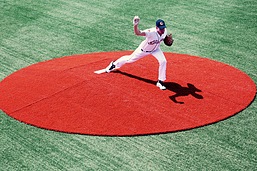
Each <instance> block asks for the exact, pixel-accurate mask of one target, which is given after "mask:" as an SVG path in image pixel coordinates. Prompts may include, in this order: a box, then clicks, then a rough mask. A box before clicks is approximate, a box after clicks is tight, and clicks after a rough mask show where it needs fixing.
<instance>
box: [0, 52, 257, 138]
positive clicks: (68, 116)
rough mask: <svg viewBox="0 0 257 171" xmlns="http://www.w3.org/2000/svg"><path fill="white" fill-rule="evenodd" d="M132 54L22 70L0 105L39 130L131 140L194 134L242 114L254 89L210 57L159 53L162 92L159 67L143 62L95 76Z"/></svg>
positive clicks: (6, 84) (5, 87)
mask: <svg viewBox="0 0 257 171" xmlns="http://www.w3.org/2000/svg"><path fill="white" fill-rule="evenodd" d="M130 53H131V51H122V52H102V53H91V54H84V55H74V56H67V57H62V58H58V59H53V60H49V61H45V62H40V63H37V64H34V65H31V66H29V67H26V68H24V69H21V70H19V71H17V72H15V73H13V74H11V75H10V76H8V77H6V78H5V79H4V80H3V81H2V82H1V83H0V94H1V98H0V108H1V109H2V110H3V111H4V112H6V113H7V114H8V115H9V116H11V117H13V118H15V119H17V120H19V121H22V122H25V123H27V124H30V125H34V126H37V127H40V128H45V129H50V130H55V131H61V132H68V133H79V134H89V135H108V136H131V135H146V134H157V133H166V132H174V131H180V130H187V129H192V128H196V127H200V126H204V125H208V124H211V123H215V122H218V121H220V120H224V119H226V118H228V117H230V116H233V115H235V114H236V113H238V112H240V111H241V110H243V109H245V108H246V107H247V106H248V105H249V104H250V103H251V102H252V101H253V99H254V97H255V93H256V87H255V84H254V82H253V81H252V79H251V78H250V77H249V76H248V75H246V74H245V73H243V72H242V71H240V70H238V69H236V68H234V67H231V66H229V65H226V64H224V63H221V62H217V61H213V60H210V59H208V58H202V57H196V56H190V55H183V54H176V53H165V55H166V58H167V60H168V66H167V81H166V86H167V90H166V91H162V90H160V89H158V88H157V87H156V86H155V83H156V78H157V71H158V63H157V61H156V60H155V59H154V58H153V57H152V56H148V57H145V58H143V59H141V60H139V61H137V62H135V63H133V64H127V65H124V66H123V67H122V68H120V69H119V70H118V71H116V72H112V73H109V74H107V73H104V74H100V75H97V74H94V71H95V70H99V69H102V68H104V67H106V66H107V65H108V64H109V62H110V61H112V60H115V59H117V58H119V57H120V56H122V55H125V54H130Z"/></svg>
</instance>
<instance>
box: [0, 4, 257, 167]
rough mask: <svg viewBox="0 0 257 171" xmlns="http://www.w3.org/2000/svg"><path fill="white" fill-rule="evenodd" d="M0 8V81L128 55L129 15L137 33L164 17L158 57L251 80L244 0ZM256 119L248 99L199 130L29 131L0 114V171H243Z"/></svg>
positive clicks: (254, 24)
mask: <svg viewBox="0 0 257 171" xmlns="http://www.w3.org/2000/svg"><path fill="white" fill-rule="evenodd" d="M0 9H1V10H0V32H1V34H0V36H1V38H0V80H2V79H4V78H5V77H7V76H8V75H10V74H11V73H13V72H15V71H17V70H19V69H21V68H23V67H26V66H29V65H31V64H34V63H37V62H40V61H45V60H49V59H53V58H58V57H62V56H68V55H74V54H84V53H90V52H102V51H119V50H133V49H135V48H136V47H137V46H138V44H139V43H140V42H141V41H142V40H143V38H142V37H137V36H135V35H134V34H133V25H132V19H133V17H134V16H135V15H138V16H140V18H141V23H140V26H139V27H140V28H141V29H146V28H148V27H153V26H154V24H155V21H156V19H158V18H162V19H163V20H165V21H166V25H167V26H168V28H169V30H170V31H171V32H172V33H173V35H174V38H175V42H174V45H173V46H172V47H171V48H170V47H164V46H162V49H163V51H168V52H176V53H183V54H190V55H197V56H202V57H207V58H210V59H213V60H217V61H221V62H224V63H227V64H229V65H231V66H234V67H236V68H238V69H240V70H242V71H244V72H245V73H247V74H248V75H249V76H250V77H251V78H252V79H253V80H254V81H255V83H257V3H256V1H254V0H209V1H201V0H187V1H183V0H182V1H178V0H155V1H152V0H145V1H133V0H132V1H131V0H124V1H121V0H110V1H104V0H96V1H87V0H54V1H53V0H52V1H51V0H34V1H32V0H19V1H15V0H1V1H0ZM168 60H169V59H168ZM168 79H171V78H168ZM210 84H211V82H210ZM17 86H19V85H17ZM0 97H1V92H0ZM256 114H257V100H255V101H253V103H252V104H251V105H250V106H249V107H248V108H247V109H245V110H244V111H242V112H240V113H239V114H237V115H235V116H234V117H231V118H229V119H227V120H224V121H221V122H218V123H215V124H212V125H209V126H206V127H201V128H197V129H193V130H188V131H184V132H177V133H170V134H161V135H152V136H138V137H97V136H87V135H77V134H65V133H59V132H53V131H47V130H43V129H38V128H35V127H32V126H29V125H26V124H23V123H20V122H19V121H16V120H14V119H12V118H10V117H9V116H7V115H6V114H5V113H4V112H0V170H3V171H6V170H8V171H9V170H31V171H35V170H50V171H55V170H74V171H75V170H76V171H77V170H81V171H82V170H104V171H106V170H142V171H145V170H147V171H148V170H152V171H162V170H163V171H167V170H175V171H177V170H218V171H220V170H252V171H253V170H257V129H256V128H257V115H256Z"/></svg>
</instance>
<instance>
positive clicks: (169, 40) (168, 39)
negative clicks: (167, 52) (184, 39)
mask: <svg viewBox="0 0 257 171" xmlns="http://www.w3.org/2000/svg"><path fill="white" fill-rule="evenodd" d="M163 42H164V44H165V45H167V46H171V45H172V44H173V42H174V39H173V38H172V34H169V35H166V37H165V39H164V40H163Z"/></svg>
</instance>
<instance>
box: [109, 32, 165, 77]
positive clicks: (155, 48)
mask: <svg viewBox="0 0 257 171" xmlns="http://www.w3.org/2000/svg"><path fill="white" fill-rule="evenodd" d="M143 32H145V35H146V36H145V38H146V39H145V40H144V41H142V42H141V44H140V45H139V46H138V48H137V49H136V50H135V51H134V52H133V53H132V54H131V55H125V56H122V57H120V58H119V59H117V60H116V61H115V62H114V65H115V66H116V67H117V68H120V67H121V66H122V65H124V64H126V63H132V62H135V61H137V60H139V59H141V58H143V57H145V56H147V55H149V54H152V55H153V56H154V57H155V58H156V59H157V60H158V62H159V73H158V80H160V81H165V80H166V64H167V60H166V58H165V56H164V54H163V52H162V50H161V49H160V43H161V42H162V41H163V40H164V38H165V37H166V35H167V30H166V28H165V31H164V33H163V34H162V35H161V36H160V35H159V34H158V32H157V30H156V28H155V27H154V28H150V29H147V30H144V31H143Z"/></svg>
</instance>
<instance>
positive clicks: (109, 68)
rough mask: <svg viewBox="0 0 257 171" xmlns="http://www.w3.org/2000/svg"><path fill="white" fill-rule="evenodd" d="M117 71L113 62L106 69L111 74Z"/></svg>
mask: <svg viewBox="0 0 257 171" xmlns="http://www.w3.org/2000/svg"><path fill="white" fill-rule="evenodd" d="M114 69H115V65H114V64H113V61H112V62H111V63H110V64H109V65H108V67H107V68H106V69H105V71H106V72H107V73H109V72H111V71H112V70H114Z"/></svg>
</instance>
